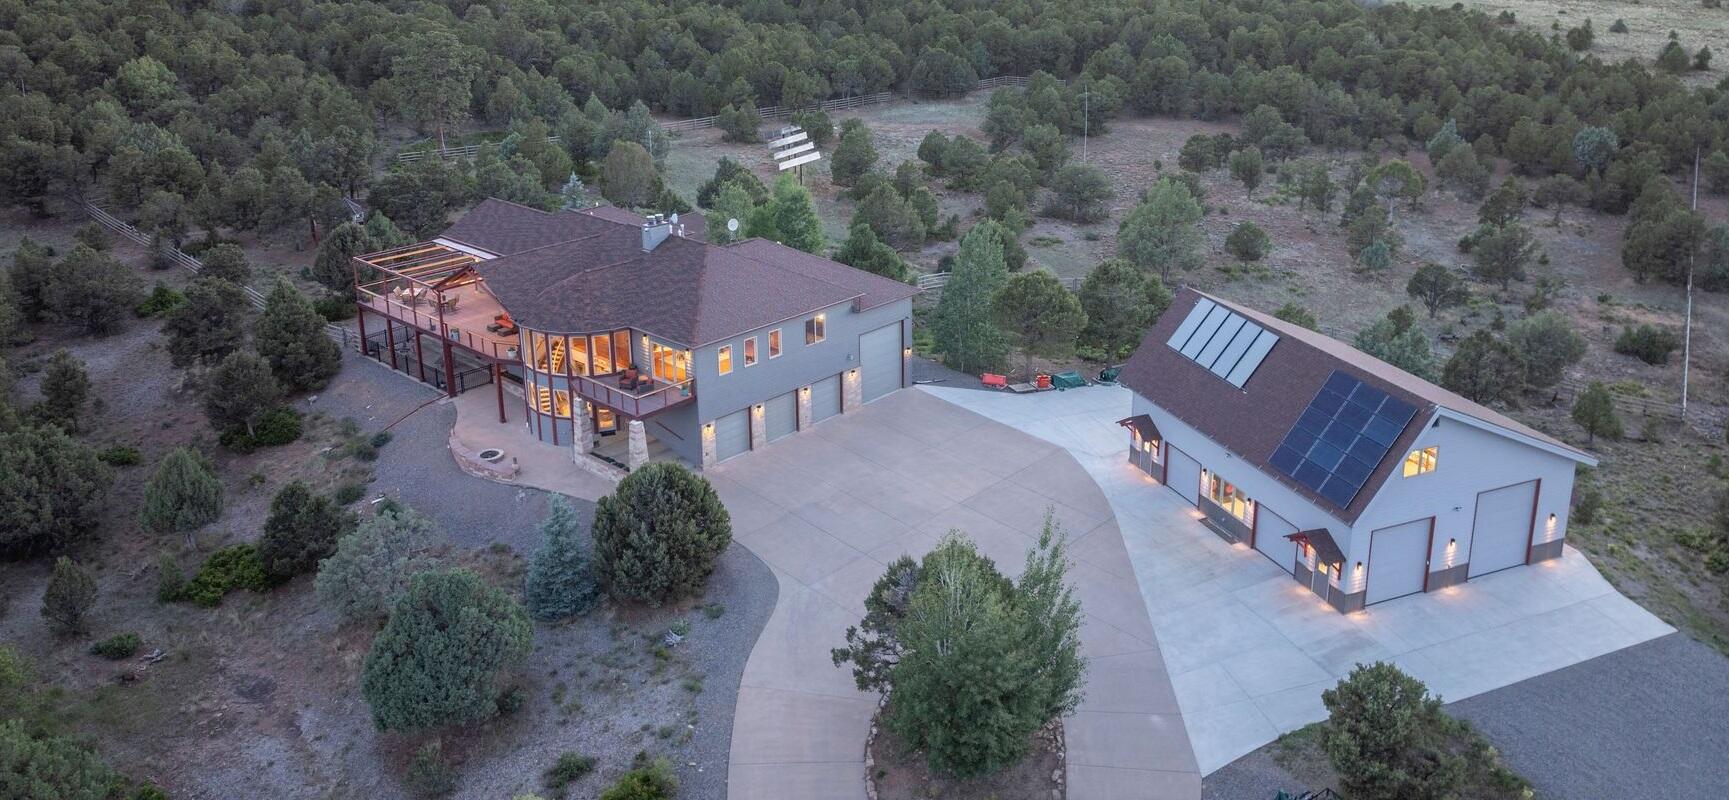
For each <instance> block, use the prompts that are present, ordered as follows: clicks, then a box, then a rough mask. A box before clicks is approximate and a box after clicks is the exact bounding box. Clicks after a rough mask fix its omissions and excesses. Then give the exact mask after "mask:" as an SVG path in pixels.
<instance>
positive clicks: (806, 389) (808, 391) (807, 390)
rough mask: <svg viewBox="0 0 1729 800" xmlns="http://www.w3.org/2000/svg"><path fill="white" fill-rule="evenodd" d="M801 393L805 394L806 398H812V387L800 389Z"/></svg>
mask: <svg viewBox="0 0 1729 800" xmlns="http://www.w3.org/2000/svg"><path fill="white" fill-rule="evenodd" d="M799 391H800V392H803V393H804V396H805V397H809V396H810V387H809V386H806V387H804V388H802V389H799Z"/></svg>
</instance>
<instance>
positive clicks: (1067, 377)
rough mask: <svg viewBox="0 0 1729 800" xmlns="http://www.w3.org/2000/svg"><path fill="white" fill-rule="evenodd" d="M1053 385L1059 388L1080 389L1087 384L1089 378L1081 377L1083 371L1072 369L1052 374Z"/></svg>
mask: <svg viewBox="0 0 1729 800" xmlns="http://www.w3.org/2000/svg"><path fill="white" fill-rule="evenodd" d="M1051 385H1052V386H1055V387H1057V388H1058V389H1079V388H1081V387H1083V386H1086V385H1087V379H1086V378H1083V377H1081V373H1079V372H1075V371H1073V370H1070V371H1068V372H1059V373H1057V374H1055V375H1052V376H1051Z"/></svg>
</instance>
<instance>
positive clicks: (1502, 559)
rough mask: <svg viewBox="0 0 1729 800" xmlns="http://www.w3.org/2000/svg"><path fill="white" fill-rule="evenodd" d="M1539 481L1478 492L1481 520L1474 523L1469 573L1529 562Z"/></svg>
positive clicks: (1490, 570) (1474, 573) (1478, 516)
mask: <svg viewBox="0 0 1729 800" xmlns="http://www.w3.org/2000/svg"><path fill="white" fill-rule="evenodd" d="M1536 501H1537V482H1536V481H1526V482H1525V483H1520V484H1516V485H1513V486H1507V487H1503V488H1500V489H1494V490H1492V491H1487V492H1484V493H1482V494H1479V495H1477V521H1476V522H1475V523H1474V524H1473V525H1472V527H1471V566H1470V568H1469V569H1468V570H1467V571H1468V572H1469V573H1470V575H1469V577H1472V578H1475V577H1477V576H1478V575H1487V574H1489V573H1491V572H1495V571H1498V570H1503V569H1506V568H1508V567H1517V566H1519V565H1520V564H1523V563H1525V557H1526V550H1527V548H1529V547H1530V546H1531V515H1532V514H1534V513H1535V512H1536V508H1537V502H1536Z"/></svg>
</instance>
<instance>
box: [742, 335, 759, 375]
mask: <svg viewBox="0 0 1729 800" xmlns="http://www.w3.org/2000/svg"><path fill="white" fill-rule="evenodd" d="M756 349H757V348H756V337H755V336H746V337H745V339H744V365H745V366H747V367H754V366H756Z"/></svg>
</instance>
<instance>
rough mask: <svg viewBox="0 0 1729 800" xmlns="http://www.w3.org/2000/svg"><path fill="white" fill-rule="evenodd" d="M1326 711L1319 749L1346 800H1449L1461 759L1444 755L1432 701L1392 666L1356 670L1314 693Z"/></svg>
mask: <svg viewBox="0 0 1729 800" xmlns="http://www.w3.org/2000/svg"><path fill="white" fill-rule="evenodd" d="M1321 702H1322V703H1323V704H1325V705H1326V707H1327V726H1326V729H1325V731H1324V733H1323V735H1322V749H1324V750H1325V751H1326V753H1327V756H1328V759H1329V760H1330V761H1331V762H1332V765H1333V769H1334V771H1336V772H1337V773H1338V775H1339V782H1340V787H1339V788H1341V789H1344V790H1345V792H1346V796H1348V797H1358V798H1406V797H1453V796H1456V795H1457V793H1458V788H1459V786H1460V784H1461V783H1462V782H1463V781H1464V776H1465V767H1466V763H1465V759H1464V758H1463V757H1462V756H1460V755H1458V754H1455V753H1453V752H1450V751H1449V749H1448V744H1449V743H1448V742H1447V741H1446V739H1445V737H1443V736H1441V735H1440V733H1441V732H1442V731H1444V730H1446V728H1447V722H1448V720H1447V717H1446V714H1445V713H1444V712H1443V711H1442V710H1441V701H1440V699H1439V698H1435V697H1431V696H1429V693H1428V688H1427V687H1425V686H1424V685H1423V683H1422V682H1421V681H1419V680H1417V679H1415V678H1412V677H1410V676H1409V675H1406V674H1404V673H1403V672H1400V671H1399V669H1398V667H1395V666H1393V665H1392V664H1387V663H1382V662H1376V663H1374V664H1371V665H1367V666H1365V665H1362V664H1358V665H1357V666H1356V668H1355V669H1353V670H1351V675H1350V677H1348V678H1346V679H1345V680H1343V681H1340V682H1339V685H1338V686H1336V687H1334V688H1332V689H1328V690H1326V691H1324V692H1321Z"/></svg>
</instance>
